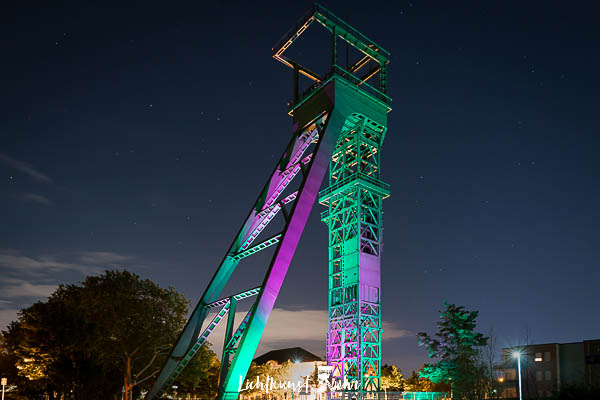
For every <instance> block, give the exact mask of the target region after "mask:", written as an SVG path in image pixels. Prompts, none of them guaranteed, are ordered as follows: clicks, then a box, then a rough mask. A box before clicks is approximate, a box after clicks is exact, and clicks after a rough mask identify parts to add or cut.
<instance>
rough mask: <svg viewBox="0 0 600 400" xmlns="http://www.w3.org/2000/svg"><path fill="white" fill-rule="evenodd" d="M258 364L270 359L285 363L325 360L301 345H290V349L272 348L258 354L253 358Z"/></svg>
mask: <svg viewBox="0 0 600 400" xmlns="http://www.w3.org/2000/svg"><path fill="white" fill-rule="evenodd" d="M253 361H254V362H255V363H257V364H265V363H267V362H269V361H276V362H277V363H278V364H283V363H284V362H286V361H292V362H313V361H323V360H322V359H321V358H320V357H317V356H316V355H314V354H313V353H311V352H309V351H306V350H304V349H303V348H301V347H290V348H289V349H279V350H272V351H269V352H268V353H265V354H263V355H262V356H258V357H256V358H255V359H254V360H253Z"/></svg>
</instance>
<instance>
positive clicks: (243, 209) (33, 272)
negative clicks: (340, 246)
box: [0, 1, 600, 373]
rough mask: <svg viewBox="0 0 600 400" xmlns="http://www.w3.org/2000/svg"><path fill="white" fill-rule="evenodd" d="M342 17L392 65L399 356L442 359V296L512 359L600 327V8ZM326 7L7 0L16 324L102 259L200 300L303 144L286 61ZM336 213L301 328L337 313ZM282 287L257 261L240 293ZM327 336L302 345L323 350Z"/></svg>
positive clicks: (393, 11) (5, 203) (392, 226)
mask: <svg viewBox="0 0 600 400" xmlns="http://www.w3.org/2000/svg"><path fill="white" fill-rule="evenodd" d="M100 4H102V5H100ZM323 4H324V5H325V6H326V7H328V8H329V9H331V10H332V11H333V12H334V13H336V14H338V15H339V16H341V17H342V18H344V19H347V20H348V22H350V23H351V24H352V25H353V26H355V27H356V28H357V29H359V30H360V31H362V32H363V33H365V34H366V35H367V36H369V37H370V38H372V39H373V40H374V41H375V42H377V43H378V44H380V45H381V46H383V47H384V48H385V49H387V50H388V51H390V52H391V53H392V59H391V64H390V66H389V69H388V71H389V93H390V95H391V97H392V98H393V111H392V112H391V113H390V116H389V129H388V133H387V136H386V142H385V144H384V148H383V152H382V162H383V170H382V178H383V179H384V180H385V181H386V182H389V183H390V184H391V185H392V197H390V198H389V199H388V200H386V201H385V203H384V210H385V237H384V238H385V248H384V255H383V266H382V270H383V272H382V274H383V288H382V296H383V319H384V320H385V321H386V323H387V324H388V327H389V329H388V330H387V331H388V332H390V336H394V335H395V338H394V339H390V340H386V341H384V361H385V362H388V363H390V362H394V363H397V364H398V365H399V366H400V367H401V368H402V369H403V370H404V372H405V373H409V372H410V371H411V370H412V369H416V368H418V367H419V366H420V365H421V364H422V363H423V361H424V360H425V357H426V354H425V351H424V350H423V349H421V348H419V347H417V344H416V338H415V336H414V334H415V333H416V332H419V331H422V330H426V331H430V332H431V331H433V330H434V327H435V322H436V321H437V317H438V310H439V309H440V308H441V307H442V303H443V301H444V300H447V301H449V302H453V303H458V304H461V305H465V306H466V307H467V308H469V309H477V310H479V311H480V317H479V328H480V330H481V331H483V332H487V330H488V329H489V328H490V327H492V326H493V328H494V330H495V331H496V333H497V335H498V339H499V343H500V345H501V346H508V345H516V344H519V343H522V342H523V341H524V340H525V336H526V332H529V338H530V340H531V341H533V342H564V341H579V340H582V339H591V338H598V337H600V318H598V309H599V306H600V300H599V297H598V294H597V293H598V282H600V272H599V271H600V270H599V268H598V263H599V262H598V259H599V256H600V241H599V239H600V235H599V229H600V211H599V207H598V205H599V204H600V190H599V184H598V182H600V164H599V161H598V153H599V147H600V146H599V145H600V139H599V135H598V134H599V129H598V125H599V124H598V110H599V106H600V98H599V95H598V93H599V87H600V77H599V74H598V71H600V53H599V52H598V43H599V39H600V35H599V30H600V25H598V23H597V18H596V16H597V13H596V12H595V10H594V9H593V8H592V2H571V3H568V2H549V1H544V2H541V1H540V2H535V1H528V2H523V1H485V2H480V1H473V2H446V1H440V2H434V1H412V2H407V1H399V2H380V3H377V4H375V3H372V5H371V4H370V3H368V2H367V3H365V2H357V3H352V2H348V1H346V2H342V1H328V2H324V3H323ZM370 5H371V8H369V6H370ZM309 6H310V3H309V2H293V3H288V2H278V3H275V2H274V3H265V2H243V3H236V2H227V3H223V4H202V3H201V2H189V3H176V2H152V1H146V2H138V3H127V4H125V5H124V4H123V3H120V4H118V5H114V6H109V5H106V3H96V5H89V4H87V5H84V4H83V2H77V3H75V2H72V3H63V4H60V5H57V3H53V5H52V6H49V5H48V3H46V2H39V3H37V4H34V3H29V2H28V3H26V4H25V3H23V4H22V5H15V4H13V5H11V6H10V7H18V8H10V7H7V6H5V8H4V10H3V12H2V15H1V16H0V22H1V24H0V30H1V31H0V41H1V45H2V46H1V49H2V56H1V57H0V59H1V62H0V88H1V90H0V99H1V102H2V107H1V108H0V115H1V117H0V135H1V137H0V226H1V229H0V269H1V273H0V318H1V319H2V321H1V322H2V325H3V326H4V324H5V323H6V322H8V321H9V320H10V319H12V318H14V315H15V313H16V310H18V309H19V308H21V307H24V306H27V305H29V304H31V303H32V302H33V301H35V300H36V299H38V298H43V296H44V295H47V294H48V293H49V292H50V291H51V290H53V288H54V287H55V285H56V284H58V283H61V282H69V283H70V282H78V281H81V280H82V279H83V277H84V276H85V275H86V274H89V273H98V271H101V270H102V269H103V268H111V267H112V268H114V267H126V268H129V269H131V270H133V271H135V272H137V273H139V274H140V275H142V276H144V277H149V278H151V279H153V280H155V281H157V282H158V283H159V284H161V285H163V286H166V285H172V286H174V287H175V288H177V289H178V290H181V291H183V292H184V293H185V294H186V295H187V296H188V297H189V298H190V299H191V300H192V301H194V302H195V301H196V300H197V299H198V297H199V296H200V294H201V293H202V291H203V290H204V287H205V285H206V284H207V282H208V279H209V278H210V276H211V275H212V273H213V271H214V269H215V268H216V266H217V263H218V262H219V261H220V259H221V257H222V256H223V253H224V252H225V251H226V249H227V247H228V246H229V244H230V242H231V239H232V237H233V235H234V234H235V233H236V232H237V229H238V228H239V225H240V223H241V221H242V219H243V218H244V217H245V216H246V213H247V210H248V207H250V206H251V204H252V202H253V201H254V199H255V198H256V195H257V194H258V191H259V190H260V188H261V187H262V184H263V183H264V181H265V179H266V178H267V174H268V173H269V172H270V171H271V169H272V167H273V165H274V163H275V161H276V159H277V158H278V157H279V155H280V153H281V152H282V150H283V147H284V146H285V144H286V143H287V140H288V138H289V135H290V133H291V120H290V118H289V117H288V115H287V106H286V102H287V101H288V100H289V99H290V97H291V91H292V82H291V72H290V71H289V70H288V69H287V68H285V67H284V66H283V65H281V64H279V63H277V62H276V61H274V60H273V59H272V58H271V47H272V46H273V45H274V43H275V42H277V40H278V39H279V38H280V37H281V36H282V35H283V34H284V33H285V32H286V31H287V30H288V29H289V28H290V27H291V26H292V25H293V24H294V23H295V21H296V19H297V18H299V17H300V16H301V15H302V14H303V13H304V12H305V11H306V10H307V9H308V8H309ZM325 40H328V38H327V37H326V38H325ZM304 56H305V57H307V59H308V60H313V59H314V61H315V62H317V63H318V62H320V61H322V55H320V54H319V55H317V54H315V55H313V54H304ZM320 211H321V208H320V206H316V207H315V209H314V212H313V215H312V217H311V220H310V221H309V225H308V227H307V229H306V230H305V234H304V237H303V239H302V241H301V243H300V246H299V248H298V252H297V254H296V257H295V259H294V262H293V264H292V267H291V269H290V272H289V273H288V276H287V278H286V281H285V283H284V287H283V290H282V293H281V295H280V297H279V299H278V303H277V304H276V306H277V307H278V308H281V309H282V310H283V311H280V313H281V314H285V312H287V313H288V317H289V318H292V317H294V316H296V317H299V318H301V317H302V316H304V317H306V315H307V314H306V313H304V314H303V313H302V312H301V310H303V309H304V310H314V311H315V312H317V311H319V310H321V311H323V312H325V310H326V301H327V296H326V295H327V251H326V240H327V239H326V238H327V232H326V227H325V225H323V224H322V223H321V222H320V221H319V219H318V212H320ZM260 276H262V270H261V271H260V273H257V272H256V271H255V270H253V269H252V267H248V268H247V269H245V270H240V271H239V278H238V281H237V282H238V283H237V284H236V285H233V286H232V287H231V288H230V289H231V290H235V289H236V288H238V289H243V288H246V287H251V286H254V285H257V284H258V283H260ZM294 313H296V314H294ZM311 315H312V314H311ZM304 326H305V327H306V326H308V328H311V326H310V321H306V323H305V324H304ZM314 332H316V336H315V334H314ZM314 332H308V331H307V332H306V341H305V342H302V343H300V344H302V345H304V346H305V347H307V348H308V349H309V350H311V351H313V352H317V354H323V353H324V337H323V340H322V341H319V340H317V339H315V338H319V337H321V336H322V333H321V326H320V325H319V326H315V328H314ZM272 340H273V342H272V343H271V345H272V347H276V346H281V347H283V346H284V345H290V346H294V345H296V344H297V343H298V342H297V341H294V342H293V343H291V342H290V343H286V342H285V341H282V339H281V338H279V339H277V338H275V339H272ZM216 347H217V346H216Z"/></svg>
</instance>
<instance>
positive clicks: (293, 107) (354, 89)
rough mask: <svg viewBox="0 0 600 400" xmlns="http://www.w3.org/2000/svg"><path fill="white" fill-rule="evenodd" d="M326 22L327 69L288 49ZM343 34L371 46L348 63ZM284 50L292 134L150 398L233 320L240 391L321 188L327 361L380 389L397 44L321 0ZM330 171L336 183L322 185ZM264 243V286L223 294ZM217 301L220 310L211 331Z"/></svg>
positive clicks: (224, 382) (224, 368) (227, 391)
mask: <svg viewBox="0 0 600 400" xmlns="http://www.w3.org/2000/svg"><path fill="white" fill-rule="evenodd" d="M315 21H316V22H318V23H319V24H321V25H322V26H324V27H325V28H326V29H327V31H328V32H329V34H330V40H331V66H330V69H329V71H328V72H326V73H324V74H322V75H319V74H317V73H315V72H313V71H311V70H310V69H309V68H308V67H306V66H303V65H300V64H299V63H298V62H295V61H294V60H292V59H290V58H289V57H287V56H285V55H284V52H285V51H286V50H287V49H288V48H289V47H290V46H291V45H292V44H293V43H294V41H295V40H296V39H297V38H298V37H299V36H300V35H301V34H302V33H303V32H305V31H306V30H307V29H308V28H309V26H310V25H311V24H312V23H313V22H315ZM340 41H341V42H345V43H346V45H347V46H352V47H353V48H355V49H356V50H358V52H359V54H360V56H359V58H358V59H357V60H355V61H354V62H353V63H352V64H348V65H346V67H342V66H340V65H339V64H338V42H340ZM273 57H274V58H275V59H276V60H278V61H280V62H282V63H283V64H285V65H286V66H288V67H290V68H292V70H293V99H292V101H291V102H290V104H289V105H290V111H289V115H290V116H291V117H292V119H293V128H292V136H291V138H290V141H289V142H288V144H287V145H286V146H285V148H284V151H283V153H282V155H281V157H280V159H279V161H278V162H277V163H276V165H275V167H274V169H273V170H272V172H271V174H270V175H269V177H268V179H267V181H266V183H265V185H264V186H263V188H262V190H260V192H259V195H258V197H257V198H256V200H255V201H254V203H253V204H252V206H251V207H250V210H249V212H248V215H247V216H246V218H245V219H244V220H243V222H242V224H241V227H240V228H239V230H238V232H237V234H236V235H235V236H234V238H233V241H232V243H231V245H230V246H229V248H228V249H227V251H226V252H225V255H224V256H223V259H222V261H221V263H220V264H219V265H218V267H217V270H216V272H215V273H214V275H213V276H212V278H211V279H210V281H209V283H208V286H207V287H206V289H205V291H204V293H203V295H202V297H201V298H200V300H199V301H198V303H197V305H196V306H195V308H194V310H193V311H192V314H191V316H190V318H189V320H188V321H187V323H186V325H185V327H184V329H183V331H182V332H181V334H180V335H179V338H178V339H177V341H176V343H175V344H174V346H173V349H172V350H171V353H170V354H169V356H168V357H167V359H166V361H165V363H164V365H163V367H162V369H161V371H160V373H159V375H158V377H157V379H156V381H155V382H154V385H153V387H152V389H151V390H150V392H149V393H148V394H147V395H146V399H156V398H158V396H160V395H161V394H162V393H164V392H165V391H166V390H167V389H168V388H169V387H170V386H171V385H172V383H173V382H175V379H176V378H177V376H178V374H179V373H180V372H181V371H182V370H183V369H184V368H185V366H186V365H188V363H189V362H190V360H191V359H192V358H193V357H194V355H195V354H196V352H197V351H198V350H199V349H200V347H201V346H202V345H203V344H204V343H205V342H206V340H207V339H208V337H209V335H210V334H211V332H213V331H214V329H215V327H216V326H217V325H218V324H219V323H220V322H221V321H223V320H226V321H227V322H226V330H225V339H224V343H223V358H222V363H221V374H220V381H219V394H218V397H219V399H225V400H234V399H237V397H238V395H239V391H240V388H241V384H242V382H243V381H244V379H245V377H246V374H247V372H248V368H249V367H250V363H251V361H252V359H253V357H254V355H255V353H256V349H257V347H258V345H259V342H260V339H261V337H262V334H263V331H264V328H265V326H266V324H267V321H268V318H269V315H270V313H271V311H272V309H273V306H274V304H275V301H276V299H277V296H278V294H279V291H280V290H281V286H282V284H283V280H284V278H285V275H286V273H287V270H288V267H289V265H290V263H291V261H292V257H293V255H294V253H295V251H296V247H297V244H298V241H299V240H300V237H301V235H302V231H303V230H304V227H305V225H306V222H307V220H308V216H309V214H310V211H311V209H312V207H313V205H314V203H315V201H316V200H317V198H319V201H320V202H321V203H322V204H324V205H326V206H327V207H328V209H327V211H325V212H324V213H322V215H321V219H322V221H324V222H326V223H327V225H328V229H329V241H328V249H329V250H328V251H329V273H328V276H329V296H328V297H329V299H328V304H329V329H328V335H327V360H328V362H329V365H331V366H333V371H332V377H331V378H332V379H333V380H337V381H340V382H341V381H343V380H344V379H351V380H354V381H357V382H359V383H360V393H363V392H376V391H378V390H379V386H380V382H379V381H380V374H381V371H380V367H381V333H382V330H381V308H380V304H381V302H380V299H381V297H380V291H379V288H380V284H379V283H380V272H379V268H380V257H381V248H382V235H381V232H382V223H381V217H382V211H381V201H382V199H383V198H385V197H387V196H388V195H389V192H390V188H389V185H387V184H386V183H384V182H382V181H381V180H380V179H379V178H380V169H381V168H380V154H381V151H380V150H381V146H382V144H383V139H384V137H385V133H386V130H387V113H388V112H389V111H390V110H391V107H390V104H391V99H390V98H389V97H388V96H387V63H388V62H389V53H388V52H387V51H385V50H384V49H383V48H381V47H380V46H378V45H376V44H375V43H374V42H373V41H371V40H369V39H368V38H367V37H366V36H364V35H363V34H361V33H360V32H358V31H357V30H356V29H354V28H353V27H351V26H350V25H349V24H347V23H346V22H344V21H342V20H341V19H340V18H338V17H337V16H335V15H334V14H333V13H331V12H330V11H328V10H327V9H325V8H324V7H323V6H321V5H319V4H315V5H314V6H313V7H312V8H311V9H310V10H309V12H308V13H307V14H305V15H304V16H303V17H302V18H301V19H300V20H299V21H298V23H297V24H296V26H295V27H294V28H293V29H292V30H290V32H288V33H287V34H286V35H285V36H284V37H283V38H282V39H281V40H280V41H279V42H278V44H277V45H276V46H275V47H273ZM300 75H302V76H305V77H308V78H309V79H310V80H311V81H312V83H311V84H310V85H309V86H308V87H307V88H301V87H300V80H299V77H300ZM276 137H278V136H274V138H276ZM328 169H329V170H330V174H329V178H328V184H329V185H328V188H327V189H325V190H323V191H321V193H319V189H320V187H321V184H322V182H323V179H324V177H325V174H326V172H327V170H328ZM292 182H295V183H294V184H292ZM277 223H279V224H280V225H281V226H282V227H281V230H280V231H278V232H277V233H276V234H272V233H271V234H270V235H269V236H267V235H266V233H265V232H266V230H265V228H266V227H267V225H270V224H277ZM271 226H272V225H271ZM267 249H268V250H267ZM261 251H272V253H273V254H272V256H271V258H270V262H269V264H268V267H267V271H266V274H265V276H264V279H263V281H262V284H261V285H260V286H258V287H255V288H252V289H249V290H247V291H244V292H241V293H237V294H234V295H229V296H224V297H223V296H222V295H221V292H222V291H223V288H224V287H225V285H226V284H227V282H229V280H230V279H231V277H232V275H233V273H234V271H235V269H236V267H237V266H238V264H239V263H241V262H244V261H245V260H246V259H247V258H249V257H252V256H253V255H255V254H257V253H258V252H261ZM247 298H253V299H254V302H253V304H252V306H251V307H250V310H249V311H248V312H247V313H246V315H245V317H244V318H243V319H242V321H240V322H239V324H237V327H236V321H235V309H236V304H237V302H238V301H240V300H243V299H247ZM211 310H218V311H217V313H216V315H215V316H214V318H213V319H212V320H211V322H209V323H208V324H207V325H206V326H205V327H204V329H203V326H204V322H205V319H206V317H207V316H208V314H209V312H210V311H211ZM360 393H359V396H360ZM354 395H356V393H354V394H352V396H354ZM342 397H345V395H343V393H342Z"/></svg>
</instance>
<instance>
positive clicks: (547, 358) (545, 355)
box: [544, 351, 550, 361]
mask: <svg viewBox="0 0 600 400" xmlns="http://www.w3.org/2000/svg"><path fill="white" fill-rule="evenodd" d="M544 361H550V352H549V351H546V352H545V353H544Z"/></svg>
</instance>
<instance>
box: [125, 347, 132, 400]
mask: <svg viewBox="0 0 600 400" xmlns="http://www.w3.org/2000/svg"><path fill="white" fill-rule="evenodd" d="M133 386H134V385H133V382H132V381H131V357H129V356H128V355H127V354H125V376H124V379H123V387H124V388H125V397H124V398H123V399H124V400H132V399H131V397H132V393H131V392H132V389H133Z"/></svg>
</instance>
